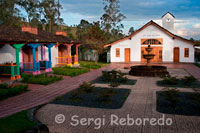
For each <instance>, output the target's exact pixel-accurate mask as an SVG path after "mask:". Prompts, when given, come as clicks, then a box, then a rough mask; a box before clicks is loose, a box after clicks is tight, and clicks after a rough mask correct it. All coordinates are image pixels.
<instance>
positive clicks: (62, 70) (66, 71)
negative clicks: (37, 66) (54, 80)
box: [53, 67, 90, 77]
mask: <svg viewBox="0 0 200 133" xmlns="http://www.w3.org/2000/svg"><path fill="white" fill-rule="evenodd" d="M89 71H90V70H89V69H88V68H76V67H54V68H53V73H54V74H58V75H64V76H71V77H73V76H77V75H80V74H83V73H87V72H89Z"/></svg>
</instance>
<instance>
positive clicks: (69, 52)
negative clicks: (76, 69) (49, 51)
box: [67, 44, 73, 67]
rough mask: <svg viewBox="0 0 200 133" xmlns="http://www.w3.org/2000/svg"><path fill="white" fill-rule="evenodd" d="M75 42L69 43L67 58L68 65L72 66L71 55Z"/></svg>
mask: <svg viewBox="0 0 200 133" xmlns="http://www.w3.org/2000/svg"><path fill="white" fill-rule="evenodd" d="M72 45H73V44H67V59H68V62H67V66H70V67H71V66H72V56H71V46H72Z"/></svg>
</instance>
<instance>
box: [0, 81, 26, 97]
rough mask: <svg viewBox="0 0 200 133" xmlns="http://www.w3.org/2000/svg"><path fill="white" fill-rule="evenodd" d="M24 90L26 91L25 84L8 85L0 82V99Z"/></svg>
mask: <svg viewBox="0 0 200 133" xmlns="http://www.w3.org/2000/svg"><path fill="white" fill-rule="evenodd" d="M26 91H28V86H27V85H16V86H9V85H7V84H0V100H4V99H7V98H8V97H12V96H16V95H19V94H21V93H23V92H26Z"/></svg>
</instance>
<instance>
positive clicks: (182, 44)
mask: <svg viewBox="0 0 200 133" xmlns="http://www.w3.org/2000/svg"><path fill="white" fill-rule="evenodd" d="M160 38H161V39H162V40H163V44H162V45H160V46H159V45H156V47H158V46H159V47H162V62H174V54H173V51H174V47H179V62H188V63H193V62H194V46H193V45H192V44H191V43H189V42H186V41H184V40H182V39H178V38H177V39H176V38H173V37H172V36H170V35H169V34H167V33H166V32H164V31H163V30H161V29H160V28H158V27H156V26H155V25H149V26H147V27H146V28H145V29H143V30H141V31H140V32H138V33H137V34H135V35H134V36H132V37H131V38H130V39H129V38H127V39H125V40H122V41H118V42H117V43H113V44H112V45H111V48H110V53H111V56H110V57H111V62H125V48H130V62H141V47H142V45H141V40H142V39H160ZM153 47H154V46H153V45H152V48H153ZM116 48H119V49H120V57H116ZM184 48H189V57H185V55H184V54H185V53H184Z"/></svg>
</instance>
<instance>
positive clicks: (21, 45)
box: [13, 44, 25, 79]
mask: <svg viewBox="0 0 200 133" xmlns="http://www.w3.org/2000/svg"><path fill="white" fill-rule="evenodd" d="M24 45H25V44H14V45H13V47H14V48H15V50H16V65H17V76H16V78H17V79H20V78H21V76H20V64H19V49H20V48H22V47H23V46H24Z"/></svg>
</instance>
